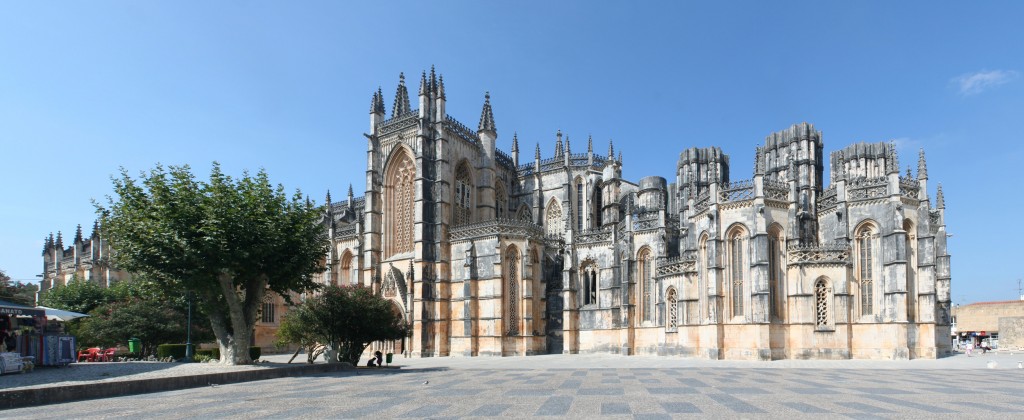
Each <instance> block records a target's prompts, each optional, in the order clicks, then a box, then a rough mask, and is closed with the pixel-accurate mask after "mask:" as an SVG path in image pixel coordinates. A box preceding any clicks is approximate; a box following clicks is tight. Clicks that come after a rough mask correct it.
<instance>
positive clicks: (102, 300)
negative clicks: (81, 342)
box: [39, 277, 116, 314]
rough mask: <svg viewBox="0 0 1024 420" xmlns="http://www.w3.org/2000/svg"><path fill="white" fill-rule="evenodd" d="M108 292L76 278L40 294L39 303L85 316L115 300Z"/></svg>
mask: <svg viewBox="0 0 1024 420" xmlns="http://www.w3.org/2000/svg"><path fill="white" fill-rule="evenodd" d="M115 298H116V297H115V295H114V294H113V293H111V291H110V290H108V289H106V288H103V287H100V285H98V284H96V283H94V282H91V281H88V280H81V279H79V278H77V277H75V278H73V279H72V280H71V281H69V282H67V284H64V285H63V286H57V287H54V288H52V289H50V290H47V291H45V292H43V293H42V296H40V297H39V301H40V303H41V304H42V305H43V306H47V307H50V308H57V309H63V310H65V311H72V312H78V313H83V314H87V313H89V312H91V311H92V310H93V309H96V308H98V307H100V306H102V305H105V304H107V303H110V302H112V301H114V300H115Z"/></svg>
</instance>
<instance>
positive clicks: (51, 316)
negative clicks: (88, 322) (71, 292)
mask: <svg viewBox="0 0 1024 420" xmlns="http://www.w3.org/2000/svg"><path fill="white" fill-rule="evenodd" d="M36 308H38V309H42V310H44V311H46V319H48V320H50V321H70V320H72V319H76V318H81V317H85V316H89V315H86V314H80V313H78V312H71V311H65V310H62V309H54V308H47V307H45V306H37V307H36Z"/></svg>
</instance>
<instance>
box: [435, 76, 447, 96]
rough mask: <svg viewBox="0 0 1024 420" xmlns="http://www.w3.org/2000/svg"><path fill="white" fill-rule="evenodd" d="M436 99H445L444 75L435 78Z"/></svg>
mask: <svg viewBox="0 0 1024 420" xmlns="http://www.w3.org/2000/svg"><path fill="white" fill-rule="evenodd" d="M437 97H438V98H441V99H445V97H444V75H443V74H442V75H439V76H437Z"/></svg>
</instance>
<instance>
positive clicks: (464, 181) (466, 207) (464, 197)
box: [453, 161, 473, 226]
mask: <svg viewBox="0 0 1024 420" xmlns="http://www.w3.org/2000/svg"><path fill="white" fill-rule="evenodd" d="M472 191H473V181H472V177H471V176H470V170H469V164H468V163H466V161H462V162H461V163H459V166H458V167H457V168H456V169H455V200H454V203H455V206H454V207H455V208H454V213H455V221H454V223H453V224H454V225H455V226H461V225H466V224H469V223H470V221H471V220H472V218H473V193H472Z"/></svg>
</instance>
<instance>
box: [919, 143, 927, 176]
mask: <svg viewBox="0 0 1024 420" xmlns="http://www.w3.org/2000/svg"><path fill="white" fill-rule="evenodd" d="M917 178H918V179H928V164H926V163H925V160H924V148H923V147H922V148H921V151H920V152H918V155H917Z"/></svg>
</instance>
